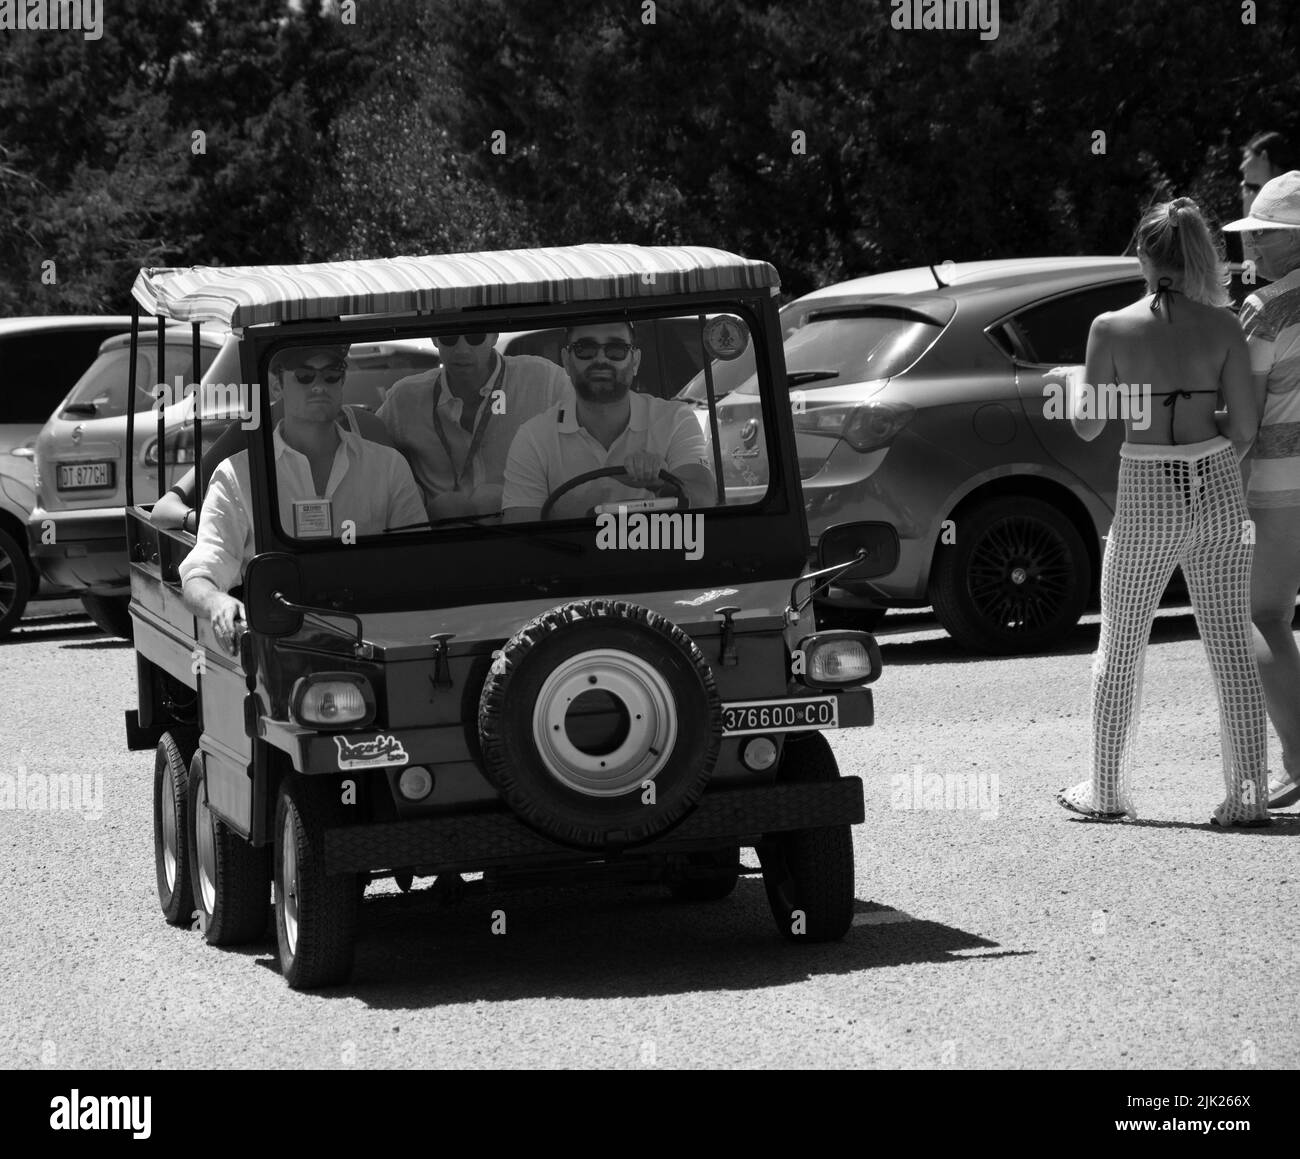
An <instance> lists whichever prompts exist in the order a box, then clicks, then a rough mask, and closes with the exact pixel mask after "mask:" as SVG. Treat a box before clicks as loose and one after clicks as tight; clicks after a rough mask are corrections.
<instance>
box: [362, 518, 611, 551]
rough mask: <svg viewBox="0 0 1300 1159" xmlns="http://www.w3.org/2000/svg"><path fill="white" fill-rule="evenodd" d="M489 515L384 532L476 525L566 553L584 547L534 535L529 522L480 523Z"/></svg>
mask: <svg viewBox="0 0 1300 1159" xmlns="http://www.w3.org/2000/svg"><path fill="white" fill-rule="evenodd" d="M489 517H490V516H489V515H488V514H484V515H449V516H447V517H446V518H445V519H435V520H434V521H433V522H432V523H430V522H429V521H428V520H427V519H426V520H424V522H422V523H404V524H403V525H402V526H400V527H386V528H385V529H384V534H385V535H387V534H389V533H390V532H395V531H414V530H416V529H417V528H429V529H432V528H435V527H451V526H460V527H477V528H480V529H482V530H484V531H491V532H493V533H494V534H496V535H509V536H511V537H515V538H517V537H518V536H521V535H526V536H528V538H529V540H530V541H531V542H533V543H540V544H543V545H544V546H546V547H550V548H554V549H555V550H556V551H563V552H565V553H566V554H568V555H582V554H583V553H584V552H585V551H586V549H585V548H584V547H583V546H582V544H580V543H574V542H572V541H571V540H568V539H556V538H554V537H553V536H550V535H535V534H533V533H532V532H531V531H530V530H529V528H531V527H532V526H533V524H531V523H480V522H478V520H480V519H486V518H489Z"/></svg>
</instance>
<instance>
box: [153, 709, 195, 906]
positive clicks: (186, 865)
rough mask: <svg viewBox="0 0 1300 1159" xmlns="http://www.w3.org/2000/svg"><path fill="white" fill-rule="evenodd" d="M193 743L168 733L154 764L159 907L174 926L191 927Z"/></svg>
mask: <svg viewBox="0 0 1300 1159" xmlns="http://www.w3.org/2000/svg"><path fill="white" fill-rule="evenodd" d="M193 751H194V743H193V740H192V739H191V738H189V737H187V736H185V735H184V734H183V733H175V734H173V733H171V732H165V733H163V734H162V738H161V739H160V740H159V741H158V752H157V755H156V756H155V757H154V765H153V863H154V873H155V876H156V877H157V879H158V904H159V905H160V906H161V907H162V912H163V917H165V918H166V919H167V921H168V923H170V924H171V925H173V926H183V925H188V924H189V921H190V918H191V917H192V916H193V911H194V895H193V892H192V890H191V882H190V853H189V845H188V843H187V842H186V840H185V820H186V817H187V815H188V813H189V757H190V754H191V753H193Z"/></svg>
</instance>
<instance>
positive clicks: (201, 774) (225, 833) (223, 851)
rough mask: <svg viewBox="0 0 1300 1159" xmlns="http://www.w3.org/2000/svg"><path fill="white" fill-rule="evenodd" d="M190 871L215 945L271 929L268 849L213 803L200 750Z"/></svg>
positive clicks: (194, 770) (194, 766)
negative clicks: (233, 824) (245, 835)
mask: <svg viewBox="0 0 1300 1159" xmlns="http://www.w3.org/2000/svg"><path fill="white" fill-rule="evenodd" d="M186 831H187V834H188V837H189V842H190V849H189V863H190V872H191V874H192V876H193V880H194V903H195V909H196V910H197V911H198V912H199V914H200V920H201V921H202V923H203V933H204V936H205V937H206V938H207V940H208V943H209V944H210V945H213V946H240V945H244V944H245V943H247V942H253V941H256V940H257V939H258V938H260V937H261V936H262V935H263V934H264V933H265V932H266V911H267V902H268V900H269V899H270V895H271V864H270V858H269V856H268V854H269V850H267V849H265V848H263V849H258V848H256V847H254V846H252V845H250V844H248V842H247V841H245V840H244V839H243V838H242V837H240V836H239V835H238V834H237V833H235V832H233V831H232V830H231V829H230V827H229V826H228V825H226V823H225V822H224V821H222V820H221V819H220V818H219V817H218V816H217V815H216V814H215V813H213V812H212V810H211V809H209V808H208V786H207V776H206V766H205V763H204V757H203V754H202V753H201V752H198V753H195V754H194V759H193V761H191V762H190V782H189V824H188V825H187V826H186Z"/></svg>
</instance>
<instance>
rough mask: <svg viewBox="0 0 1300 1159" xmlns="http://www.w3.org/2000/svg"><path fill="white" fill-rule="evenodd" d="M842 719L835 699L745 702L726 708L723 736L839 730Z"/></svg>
mask: <svg viewBox="0 0 1300 1159" xmlns="http://www.w3.org/2000/svg"><path fill="white" fill-rule="evenodd" d="M839 720H840V713H839V701H838V700H836V699H835V697H833V696H810V697H807V698H805V699H800V700H741V701H735V702H733V703H731V704H724V705H723V706H722V735H723V736H744V735H745V734H746V733H752V732H794V731H796V730H798V729H805V728H839Z"/></svg>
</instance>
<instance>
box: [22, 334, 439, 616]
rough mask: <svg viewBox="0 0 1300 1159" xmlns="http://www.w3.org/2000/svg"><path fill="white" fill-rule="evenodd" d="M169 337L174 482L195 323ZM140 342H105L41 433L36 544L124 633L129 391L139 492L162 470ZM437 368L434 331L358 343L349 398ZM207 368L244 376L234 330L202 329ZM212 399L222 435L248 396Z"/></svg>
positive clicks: (147, 346) (188, 433) (55, 576)
mask: <svg viewBox="0 0 1300 1159" xmlns="http://www.w3.org/2000/svg"><path fill="white" fill-rule="evenodd" d="M127 324H128V326H129V325H130V319H127ZM166 335H167V340H166V344H165V353H164V367H163V370H164V380H165V381H166V382H167V383H169V384H172V392H171V398H172V400H173V401H171V403H170V405H168V406H166V407H164V408H163V430H164V434H163V451H162V457H163V463H162V469H163V475H164V478H165V480H166V485H168V486H170V485H171V484H172V483H173V482H175V481H176V480H177V479H179V478H180V477H181V476H182V475H184V474H185V473H186V472H187V471H189V470H190V468H191V467H192V466H193V465H194V436H193V427H192V425H191V423H190V420H191V417H192V412H193V403H192V398H189V397H186V396H185V392H184V391H183V390H182V391H177V390H176V389H175V380H176V376H177V375H180V376H181V382H182V385H183V384H184V383H189V382H192V381H193V374H192V368H193V356H192V347H191V343H192V338H191V331H190V328H189V327H188V326H173V327H169V328H168V329H167V331H166ZM130 346H131V335H130V334H129V333H127V334H119V335H116V336H115V337H113V338H112V339H110V340H109V341H107V342H105V343H104V344H103V346H102V347H101V349H100V353H99V357H98V358H97V359H96V360H95V362H94V364H93V365H92V366H91V367H90V368H89V369H88V370H87V371H86V373H85V374H84V375H83V376H82V377H81V379H80V380H79V381H78V382H77V384H76V386H75V387H74V389H73V390H72V392H71V393H70V394H69V395H68V397H67V398H66V399H65V400H64V402H63V404H62V406H60V407H59V408H58V410H57V411H56V413H55V414H53V415H52V416H51V417H50V419H49V421H48V422H47V423H46V424H45V427H44V429H42V430H41V432H40V436H39V438H38V439H37V442H36V476H37V498H36V502H35V505H34V507H33V509H32V512H31V516H30V520H29V524H28V527H29V538H30V541H31V549H32V553H33V555H34V556H35V558H36V561H37V564H38V565H39V567H40V570H41V572H42V573H43V574H44V575H45V576H46V578H47V579H49V580H50V581H51V582H54V583H57V584H60V585H62V586H63V587H65V588H68V589H71V590H73V591H75V592H76V593H77V594H78V595H79V596H80V597H81V602H82V605H83V606H84V607H85V609H86V612H87V614H88V615H89V616H90V617H91V619H93V620H94V621H95V623H96V624H98V625H99V627H100V628H101V629H103V631H105V632H107V633H108V634H109V635H111V636H121V637H123V638H126V639H129V638H130V636H131V617H130V613H129V611H128V607H129V605H130V598H131V592H130V570H129V567H128V563H127V555H126V530H125V529H126V524H125V522H124V514H123V512H124V507H125V503H126V471H127V457H126V407H127V395H128V393H130V395H131V398H132V399H133V401H134V407H135V414H136V421H135V435H134V443H135V446H134V449H133V453H132V455H131V466H130V469H131V471H132V472H133V474H134V479H135V490H136V493H138V494H145V493H149V494H152V493H153V491H154V489H155V484H156V483H157V478H158V423H157V417H156V414H157V412H156V410H155V409H154V407H155V400H156V398H157V397H158V396H157V393H156V389H155V388H156V384H157V383H158V382H159V375H158V366H157V346H156V342H155V341H154V336H153V334H152V332H151V333H150V334H149V335H148V336H145V335H142V337H141V341H140V343H139V349H138V351H137V366H136V378H135V389H134V391H130V390H129V387H128V380H129V378H130V367H129V357H130ZM437 365H438V352H437V349H436V347H435V346H434V345H433V343H432V341H430V340H428V339H425V340H422V341H418V342H413V341H403V342H366V343H358V344H356V345H354V346H353V347H352V349H351V350H350V351H349V353H348V366H349V373H348V380H347V381H348V389H347V395H346V399H345V401H346V402H347V403H349V404H350V405H356V406H361V407H364V408H366V409H367V410H376V409H378V407H379V405H380V404H381V403H382V402H383V399H384V395H385V393H386V392H387V390H388V388H389V387H390V386H391V385H392V384H393V382H394V381H396V379H398V378H401V377H403V376H405V375H408V374H416V373H419V372H420V371H422V370H426V369H429V368H431V367H436V366H437ZM199 369H200V372H201V382H202V383H203V384H204V385H205V387H207V386H211V385H213V384H237V383H238V382H239V381H240V378H239V353H238V344H237V342H236V341H235V340H234V339H233V338H232V337H231V335H230V333H229V331H227V330H223V329H221V328H219V327H205V328H202V329H201V330H200V332H199ZM245 396H247V392H245ZM205 398H207V399H208V400H209V401H208V402H206V403H205V414H204V421H205V423H207V424H208V426H207V430H208V431H209V432H210V433H213V434H214V435H215V431H214V425H215V424H218V423H220V424H222V425H225V424H226V423H229V422H231V421H233V420H234V418H235V417H236V413H235V411H234V410H233V409H232V407H234V406H237V405H238V398H237V396H235V395H234V394H228V393H224V392H217V393H216V395H215V397H214V396H212V395H210V394H209V393H208V392H206V391H205Z"/></svg>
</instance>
